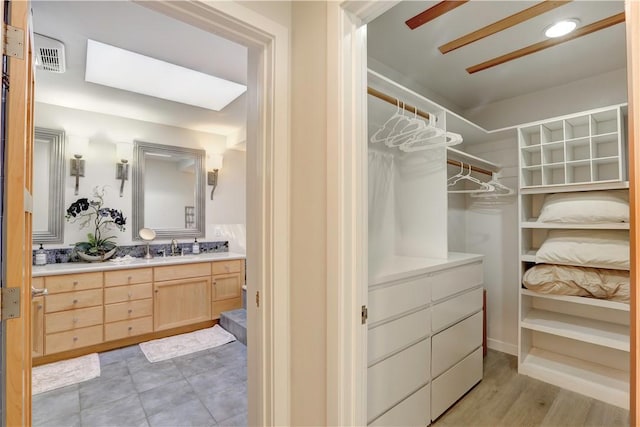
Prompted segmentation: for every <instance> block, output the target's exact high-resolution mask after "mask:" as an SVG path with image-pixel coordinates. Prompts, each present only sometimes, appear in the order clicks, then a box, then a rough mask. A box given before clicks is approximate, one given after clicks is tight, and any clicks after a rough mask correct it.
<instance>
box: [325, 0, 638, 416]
mask: <svg viewBox="0 0 640 427" xmlns="http://www.w3.org/2000/svg"><path fill="white" fill-rule="evenodd" d="M436 3H437V2H430V3H429V5H435V4H436ZM460 3H464V2H460ZM395 4H396V3H393V4H390V3H385V4H384V5H380V4H372V3H369V4H367V5H363V4H358V6H357V7H356V6H354V5H347V6H345V7H343V8H340V7H336V8H335V9H334V11H333V12H334V15H333V16H334V17H335V22H336V23H337V22H340V23H341V25H343V27H341V28H343V31H342V32H340V35H339V36H336V40H335V47H336V50H335V51H336V52H340V54H341V55H346V57H348V58H352V59H353V60H352V61H350V62H348V63H342V64H343V69H342V73H341V74H340V76H339V82H338V86H341V88H342V90H343V93H341V95H342V100H343V101H342V102H343V103H342V106H343V107H344V110H343V111H349V112H351V113H349V114H344V115H339V117H340V119H341V120H343V123H346V124H348V126H345V127H340V128H336V129H335V131H336V135H342V136H344V141H347V140H348V134H347V133H346V131H345V132H344V133H341V130H345V128H347V129H351V130H352V131H353V132H355V135H356V136H355V138H356V140H357V141H359V144H357V148H356V150H355V152H356V153H358V155H361V156H364V155H365V152H366V149H363V146H366V141H368V136H367V130H366V129H367V128H366V125H365V122H366V114H365V113H364V111H365V108H364V105H366V95H365V94H364V91H365V89H364V88H366V77H365V76H366V72H367V69H366V68H367V67H366V61H365V60H364V58H365V57H366V54H365V52H366V47H365V46H366V30H362V28H363V25H362V24H363V23H364V24H367V23H370V22H371V21H372V20H373V19H375V18H377V17H379V16H381V15H382V14H383V13H384V12H386V11H388V10H389V9H391V8H392V7H393V6H394V5H395ZM631 4H632V2H630V4H629V5H628V7H631ZM429 5H425V6H424V7H423V9H427V8H428V7H429ZM462 7H464V6H462ZM627 25H628V29H627V34H633V31H637V29H636V28H635V27H636V26H637V22H633V20H632V19H627ZM369 37H371V34H369ZM443 42H444V41H443ZM632 42H633V38H632V36H628V38H627V44H628V47H629V49H630V48H631V46H632V45H631V43H632ZM629 52H631V51H630V50H629ZM414 54H415V52H414ZM632 60H633V58H632V57H631V56H630V57H629V58H628V62H629V67H631V66H632V65H631V64H632ZM639 79H640V76H638V74H637V71H636V72H633V71H631V72H629V87H630V88H634V87H635V88H637V87H638V83H637V80H639ZM634 83H635V84H634ZM336 93H338V92H337V91H336ZM633 102H634V100H633V99H632V98H631V97H630V98H629V103H630V104H631V105H630V111H631V115H630V122H631V121H633V120H634V119H635V118H636V117H633V114H634V112H635V111H636V110H635V109H634V104H633ZM636 114H637V113H636ZM632 130H633V127H630V131H629V145H630V146H631V147H633V144H634V139H633V136H632ZM351 135H353V133H352V134H351ZM340 142H342V140H341V141H340ZM340 142H339V144H340ZM342 148H343V150H342V151H339V152H338V153H336V154H335V159H334V160H336V162H342V163H339V164H344V175H345V176H355V177H356V180H355V181H350V182H349V185H348V186H347V187H346V188H347V189H348V192H349V191H350V192H351V193H350V194H349V196H351V200H356V201H357V202H359V203H363V202H364V198H363V197H362V191H363V189H364V188H366V186H365V185H363V181H365V180H366V178H365V177H366V176H367V175H366V166H364V164H363V163H364V160H363V158H364V157H362V158H360V159H354V158H353V157H352V156H353V153H354V151H352V150H353V147H349V146H348V145H346V144H345V145H344V146H343V147H342ZM633 156H634V153H633V149H632V151H631V158H630V161H629V163H630V164H633V162H634V157H633ZM331 160H332V159H330V161H331ZM632 170H633V168H632ZM631 178H632V179H633V171H632V172H631ZM632 179H630V181H631V183H630V187H631V190H630V192H631V199H632V200H634V192H635V187H634V186H635V183H634V182H633V180H632ZM359 180H362V181H359ZM354 212H366V207H362V206H358V203H356V206H355V207H354V206H349V209H348V210H346V209H345V210H343V211H342V212H341V215H343V217H347V218H348V217H349V216H350V215H353V214H354ZM631 227H632V230H633V219H632V226H631ZM356 230H357V233H359V234H358V236H356V237H357V238H354V236H353V235H351V236H342V241H341V244H342V245H347V244H349V245H350V247H351V248H353V249H352V252H351V254H352V255H353V256H356V255H358V256H362V255H363V252H364V253H365V254H366V249H363V248H362V245H363V242H366V241H367V239H366V236H365V234H366V231H364V230H360V229H356ZM514 232H516V231H515V230H514ZM632 234H633V231H632ZM632 242H633V239H632ZM364 245H365V247H366V243H364ZM365 257H366V255H365ZM632 262H633V261H632ZM345 271H348V272H351V273H353V274H354V275H355V276H356V277H358V280H356V281H355V282H356V283H357V288H358V289H357V290H354V289H351V290H347V291H345V294H344V295H343V300H344V301H350V302H353V304H352V305H351V307H352V309H354V308H355V307H359V306H360V303H362V305H363V306H365V305H366V301H367V300H366V296H365V295H364V292H363V290H362V289H363V288H366V284H367V279H366V273H365V271H366V268H357V266H346V267H345V270H343V272H345ZM633 271H634V269H633V268H632V272H633ZM338 292H339V291H338ZM632 298H633V299H632V304H631V313H632V319H635V311H636V310H635V306H634V303H633V301H635V296H633V297H632ZM631 324H632V325H633V326H632V330H631V336H632V337H633V336H634V332H635V322H633V321H632V323H631ZM347 326H348V327H346V328H344V332H343V334H344V335H343V338H345V339H346V340H347V341H348V342H352V343H353V344H354V347H355V348H358V347H357V346H358V345H362V347H361V348H360V349H361V350H362V349H363V348H366V337H365V336H364V335H366V329H365V328H361V329H358V327H357V325H356V324H355V322H354V324H350V325H347ZM633 343H634V340H633V339H632V347H631V354H630V358H631V360H636V355H635V351H636V349H635V345H634V344H633ZM355 353H356V354H354V355H351V356H349V357H350V358H349V357H346V356H345V357H343V358H342V359H340V363H342V364H343V366H351V367H353V366H357V368H354V369H353V371H351V372H352V373H353V372H355V373H356V375H361V376H362V377H365V378H366V373H364V372H363V371H364V370H365V368H363V366H362V362H361V361H362V360H366V357H364V356H363V355H362V353H358V352H357V351H356V352H355ZM359 361H360V362H359ZM631 374H632V380H631V399H632V404H631V418H632V423H634V422H635V416H636V415H635V401H634V399H635V396H636V393H635V388H636V384H635V383H636V379H635V369H632V370H631ZM353 378H355V376H353V375H352V376H351V377H350V378H343V380H344V381H345V382H346V383H347V384H348V385H350V386H351V389H356V388H357V384H356V382H355V381H354V380H353ZM347 389H349V388H347ZM357 403H358V404H359V406H357V407H355V408H354V409H353V411H348V410H344V411H343V412H341V413H340V415H341V416H344V417H350V416H352V417H355V419H359V420H361V422H362V423H363V424H364V423H366V403H364V402H361V401H360V402H357Z"/></svg>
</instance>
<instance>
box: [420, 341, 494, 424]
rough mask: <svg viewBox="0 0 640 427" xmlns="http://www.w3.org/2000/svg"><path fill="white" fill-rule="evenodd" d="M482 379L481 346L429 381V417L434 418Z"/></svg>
mask: <svg viewBox="0 0 640 427" xmlns="http://www.w3.org/2000/svg"><path fill="white" fill-rule="evenodd" d="M480 380H482V348H479V349H477V350H476V351H474V352H473V353H471V354H470V355H468V356H467V357H465V358H464V359H463V360H462V361H460V362H459V363H458V364H456V365H455V366H454V367H452V368H451V369H449V370H448V371H447V372H445V373H444V374H442V375H440V376H439V377H438V378H436V379H435V380H433V382H432V383H431V419H432V420H435V419H436V418H438V417H439V416H440V415H442V414H443V413H444V411H446V410H447V409H449V407H450V406H451V405H453V404H454V403H455V402H456V400H458V399H460V398H461V397H462V396H463V395H464V394H465V393H466V392H467V391H469V390H470V389H471V387H473V386H474V385H475V384H476V383H478V382H479V381H480Z"/></svg>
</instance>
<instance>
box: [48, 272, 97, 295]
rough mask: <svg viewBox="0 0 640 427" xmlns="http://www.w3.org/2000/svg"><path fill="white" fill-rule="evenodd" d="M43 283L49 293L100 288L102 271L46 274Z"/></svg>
mask: <svg viewBox="0 0 640 427" xmlns="http://www.w3.org/2000/svg"><path fill="white" fill-rule="evenodd" d="M45 285H46V287H47V290H48V291H49V294H57V293H60V292H71V291H81V290H84V289H96V288H102V273H79V274H61V275H59V276H47V277H46V280H45Z"/></svg>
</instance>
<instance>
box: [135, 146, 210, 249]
mask: <svg viewBox="0 0 640 427" xmlns="http://www.w3.org/2000/svg"><path fill="white" fill-rule="evenodd" d="M133 159H134V163H133V221H132V230H131V232H132V236H133V239H134V240H139V237H138V230H140V229H141V228H151V229H153V230H155V232H156V237H157V238H159V239H162V238H166V239H173V238H190V237H203V236H204V235H205V151H204V150H195V149H191V148H183V147H175V146H170V145H160V144H153V143H150V142H143V141H135V142H134V156H133Z"/></svg>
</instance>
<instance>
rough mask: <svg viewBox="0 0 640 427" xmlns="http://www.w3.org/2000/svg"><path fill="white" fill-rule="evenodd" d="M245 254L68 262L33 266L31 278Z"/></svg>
mask: <svg viewBox="0 0 640 427" xmlns="http://www.w3.org/2000/svg"><path fill="white" fill-rule="evenodd" d="M245 258H246V255H245V254H239V253H235V252H210V253H206V254H199V255H184V256H180V255H178V256H168V257H161V256H159V257H155V258H153V259H144V258H131V259H129V260H125V261H120V262H118V261H111V260H110V261H105V262H68V263H61V264H47V265H43V266H35V265H34V266H33V271H32V276H33V277H40V276H52V275H56V274H71V273H89V272H93V271H110V270H124V269H127V268H142V267H161V266H165V265H174V264H191V263H196V262H211V261H227V260H234V259H245Z"/></svg>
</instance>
